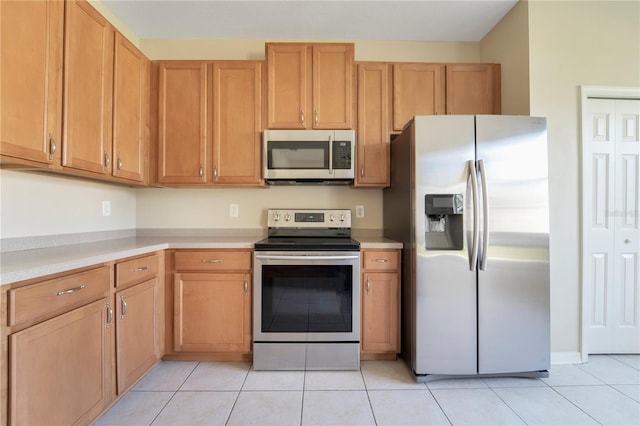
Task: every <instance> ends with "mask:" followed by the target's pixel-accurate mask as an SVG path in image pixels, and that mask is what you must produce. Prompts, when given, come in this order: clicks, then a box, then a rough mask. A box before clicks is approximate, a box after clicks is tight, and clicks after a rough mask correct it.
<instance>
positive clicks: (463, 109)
mask: <svg viewBox="0 0 640 426" xmlns="http://www.w3.org/2000/svg"><path fill="white" fill-rule="evenodd" d="M500 104H501V102H500V65H499V64H450V65H447V114H500V109H501V108H500Z"/></svg>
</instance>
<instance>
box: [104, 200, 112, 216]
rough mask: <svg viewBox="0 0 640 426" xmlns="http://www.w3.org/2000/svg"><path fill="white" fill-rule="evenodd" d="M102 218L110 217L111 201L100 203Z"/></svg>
mask: <svg viewBox="0 0 640 426" xmlns="http://www.w3.org/2000/svg"><path fill="white" fill-rule="evenodd" d="M102 216H111V201H103V202H102Z"/></svg>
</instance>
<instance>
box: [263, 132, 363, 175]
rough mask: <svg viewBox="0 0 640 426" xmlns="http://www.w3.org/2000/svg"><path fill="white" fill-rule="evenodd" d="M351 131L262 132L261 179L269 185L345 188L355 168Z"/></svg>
mask: <svg viewBox="0 0 640 426" xmlns="http://www.w3.org/2000/svg"><path fill="white" fill-rule="evenodd" d="M355 140H356V133H355V131H354V130H265V131H264V133H263V138H262V145H263V153H262V159H263V160H262V161H263V178H264V180H265V181H266V182H267V183H270V184H279V183H280V184H295V183H302V184H304V183H307V184H314V183H319V184H348V183H351V182H353V178H354V168H355V164H354V163H355Z"/></svg>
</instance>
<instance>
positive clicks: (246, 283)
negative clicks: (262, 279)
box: [244, 281, 249, 294]
mask: <svg viewBox="0 0 640 426" xmlns="http://www.w3.org/2000/svg"><path fill="white" fill-rule="evenodd" d="M244 294H249V283H248V282H247V281H245V282H244Z"/></svg>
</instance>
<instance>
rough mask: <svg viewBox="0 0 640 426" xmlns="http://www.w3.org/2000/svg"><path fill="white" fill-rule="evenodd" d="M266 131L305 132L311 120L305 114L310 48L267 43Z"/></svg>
mask: <svg viewBox="0 0 640 426" xmlns="http://www.w3.org/2000/svg"><path fill="white" fill-rule="evenodd" d="M266 49H267V54H266V56H267V127H268V128H269V129H304V128H308V127H310V126H309V123H310V122H311V120H312V117H311V116H310V115H311V114H310V112H309V111H307V108H308V106H307V103H308V92H309V90H310V87H309V85H308V84H309V82H310V81H311V77H310V75H309V74H310V69H309V59H310V58H309V54H308V49H309V46H308V45H306V44H298V43H292V44H287V43H267V45H266Z"/></svg>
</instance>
